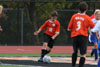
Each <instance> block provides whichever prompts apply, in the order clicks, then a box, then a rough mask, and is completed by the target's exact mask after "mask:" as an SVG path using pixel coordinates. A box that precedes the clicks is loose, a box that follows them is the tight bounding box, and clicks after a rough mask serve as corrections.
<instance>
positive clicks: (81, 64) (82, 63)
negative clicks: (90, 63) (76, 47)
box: [79, 57, 85, 67]
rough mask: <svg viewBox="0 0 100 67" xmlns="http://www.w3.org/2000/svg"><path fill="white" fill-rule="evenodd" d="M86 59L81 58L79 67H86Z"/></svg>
mask: <svg viewBox="0 0 100 67" xmlns="http://www.w3.org/2000/svg"><path fill="white" fill-rule="evenodd" d="M84 63H85V57H81V58H80V62H79V67H84Z"/></svg>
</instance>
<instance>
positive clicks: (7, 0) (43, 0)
mask: <svg viewBox="0 0 100 67" xmlns="http://www.w3.org/2000/svg"><path fill="white" fill-rule="evenodd" d="M4 1H5V2H14V1H17V2H22V1H23V2H27V1H29V0H0V2H4ZM30 1H31V2H40V3H43V2H52V3H56V2H58V3H63V2H64V1H61V0H60V1H54V0H52V1H51V0H30ZM66 2H80V1H74V0H73V1H66ZM85 2H89V3H90V2H91V3H92V2H93V3H100V1H85Z"/></svg>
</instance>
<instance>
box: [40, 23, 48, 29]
mask: <svg viewBox="0 0 100 67" xmlns="http://www.w3.org/2000/svg"><path fill="white" fill-rule="evenodd" d="M47 22H48V21H46V22H45V23H44V24H43V25H42V26H41V27H40V29H41V30H44V29H45V28H46V27H47Z"/></svg>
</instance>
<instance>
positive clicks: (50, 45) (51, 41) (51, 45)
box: [47, 37, 55, 53]
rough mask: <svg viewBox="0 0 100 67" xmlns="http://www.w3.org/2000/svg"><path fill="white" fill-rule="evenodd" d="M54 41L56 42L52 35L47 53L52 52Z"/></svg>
mask: <svg viewBox="0 0 100 67" xmlns="http://www.w3.org/2000/svg"><path fill="white" fill-rule="evenodd" d="M54 42H55V40H53V39H52V38H51V37H50V40H49V42H48V48H47V53H50V52H51V49H52V48H53V45H54Z"/></svg>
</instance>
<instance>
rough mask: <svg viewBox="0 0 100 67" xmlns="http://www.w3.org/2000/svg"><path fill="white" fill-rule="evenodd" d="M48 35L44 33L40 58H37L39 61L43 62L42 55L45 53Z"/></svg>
mask: <svg viewBox="0 0 100 67" xmlns="http://www.w3.org/2000/svg"><path fill="white" fill-rule="evenodd" d="M49 40H50V39H49V36H48V35H47V34H44V42H43V46H42V49H41V58H40V59H39V60H38V61H39V62H43V57H44V56H45V55H46V54H47V47H48V42H49Z"/></svg>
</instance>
